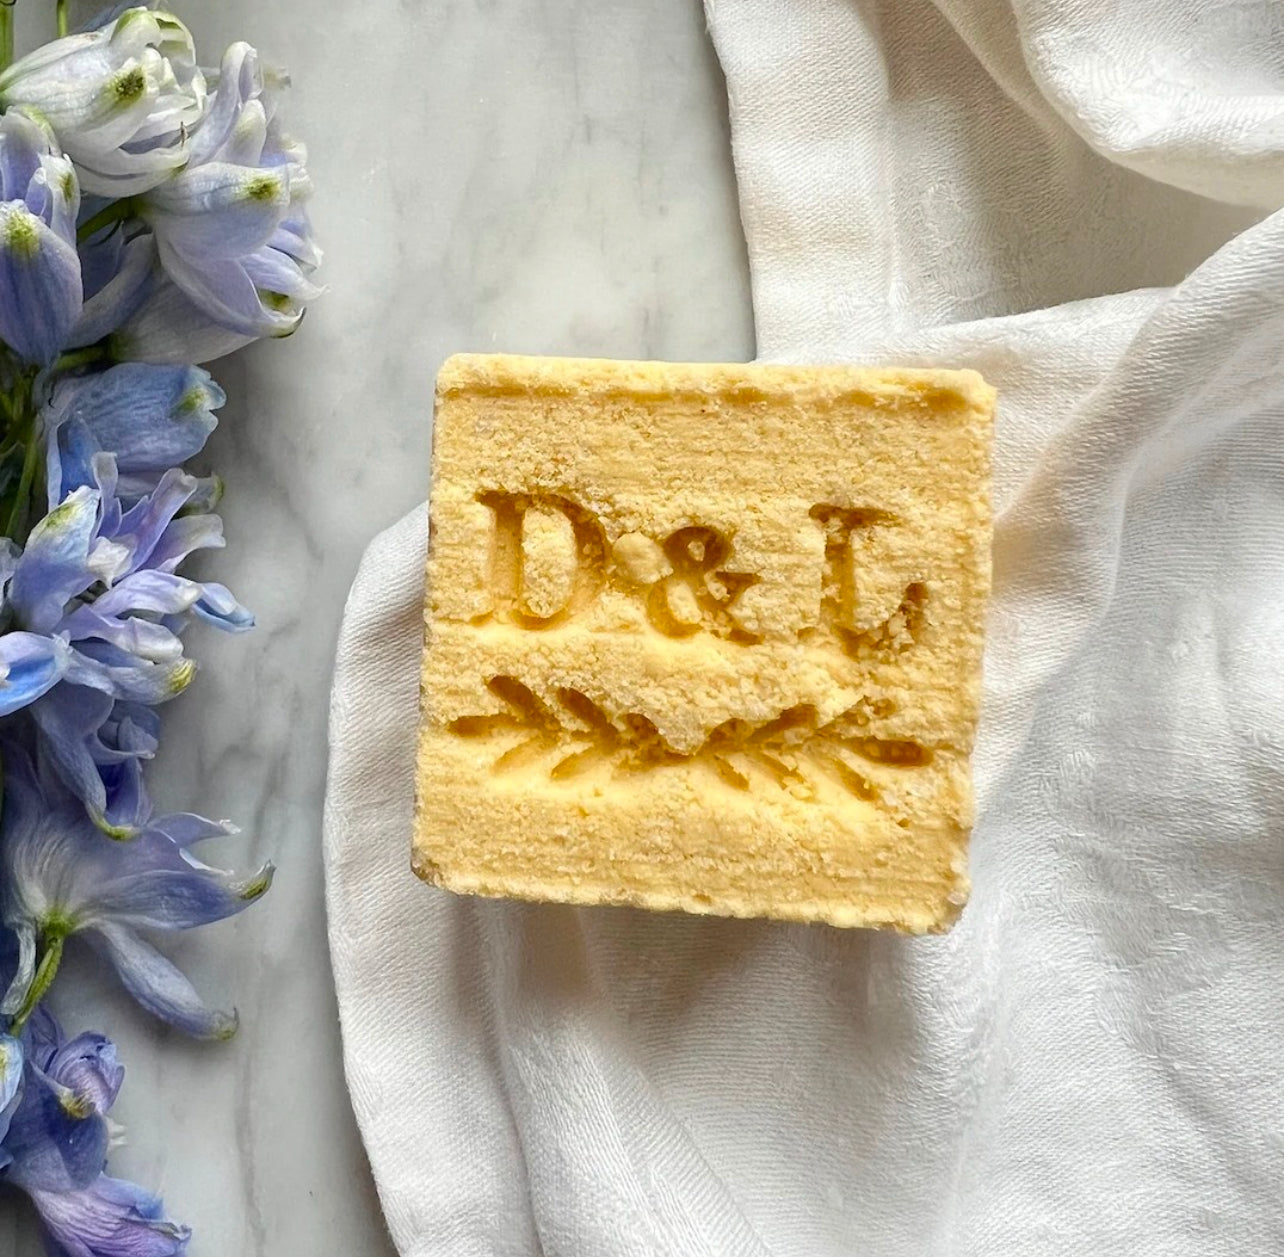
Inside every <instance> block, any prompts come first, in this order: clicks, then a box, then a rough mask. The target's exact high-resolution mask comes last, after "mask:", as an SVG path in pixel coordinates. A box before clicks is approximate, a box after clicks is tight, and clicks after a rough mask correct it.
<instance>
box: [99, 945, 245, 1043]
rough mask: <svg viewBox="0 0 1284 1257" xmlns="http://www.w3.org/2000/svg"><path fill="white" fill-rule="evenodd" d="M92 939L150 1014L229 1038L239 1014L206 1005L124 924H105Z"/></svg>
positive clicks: (196, 1032)
mask: <svg viewBox="0 0 1284 1257" xmlns="http://www.w3.org/2000/svg"><path fill="white" fill-rule="evenodd" d="M91 941H93V942H94V943H95V945H96V946H98V947H99V948H100V950H101V951H102V952H103V954H104V955H105V956H106V957H107V959H108V960H110V961H111V963H112V965H113V966H114V968H115V970H116V972H117V974H119V976H120V980H121V981H122V982H123V983H124V985H125V989H126V990H127V991H128V992H129V993H130V994H131V995H132V996H133V997H134V998H135V999H136V1000H137V1001H138V1002H139V1003H140V1004H141V1005H142V1006H143V1007H144V1008H146V1009H147V1010H148V1011H149V1012H150V1013H152V1014H153V1015H155V1016H156V1017H159V1018H160V1019H161V1020H162V1021H164V1022H166V1023H167V1024H168V1025H171V1026H174V1027H176V1028H177V1029H179V1030H182V1031H183V1032H184V1033H185V1034H190V1035H192V1036H193V1037H194V1038H198V1039H229V1038H231V1037H232V1035H233V1034H235V1033H236V1024H237V1019H236V1014H235V1013H234V1012H232V1013H225V1012H220V1011H218V1010H216V1009H210V1008H206V1007H205V1005H204V1004H203V1003H202V1002H201V998H200V996H199V995H197V993H196V988H195V987H193V986H192V984H191V983H190V982H189V981H188V980H187V979H186V978H185V977H184V976H183V974H182V973H181V972H180V971H179V970H178V969H177V968H176V967H175V966H174V965H172V964H171V963H170V962H169V961H168V960H166V959H165V957H164V956H162V955H161V954H160V952H158V951H157V950H156V949H155V948H154V947H152V946H151V945H150V944H149V943H145V942H144V941H143V940H142V939H141V938H139V937H137V935H135V934H133V933H131V932H130V931H129V930H127V929H125V928H124V927H122V926H117V925H103V926H100V927H98V928H97V929H95V930H94V931H93V933H92V936H91Z"/></svg>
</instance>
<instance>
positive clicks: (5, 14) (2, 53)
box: [0, 0, 17, 70]
mask: <svg viewBox="0 0 1284 1257" xmlns="http://www.w3.org/2000/svg"><path fill="white" fill-rule="evenodd" d="M16 3H17V0H0V70H7V69H8V68H9V67H10V65H12V64H13V6H14V5H15V4H16Z"/></svg>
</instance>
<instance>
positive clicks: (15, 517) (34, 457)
mask: <svg viewBox="0 0 1284 1257" xmlns="http://www.w3.org/2000/svg"><path fill="white" fill-rule="evenodd" d="M39 458H40V442H39V441H38V440H36V432H35V416H34V415H33V416H32V424H31V428H30V430H29V431H28V433H27V451H26V454H25V455H24V456H23V459H22V478H21V479H20V480H19V481H18V494H17V496H16V497H15V498H14V500H13V506H12V507H11V508H10V511H9V519H8V522H7V523H6V525H5V530H4V531H5V536H7V537H12V538H13V539H14V540H15V541H17V542H19V543H21V542H23V541H25V540H26V539H27V522H28V516H29V515H30V511H31V486H32V484H33V483H34V481H35V479H36V465H37V463H38V461H39Z"/></svg>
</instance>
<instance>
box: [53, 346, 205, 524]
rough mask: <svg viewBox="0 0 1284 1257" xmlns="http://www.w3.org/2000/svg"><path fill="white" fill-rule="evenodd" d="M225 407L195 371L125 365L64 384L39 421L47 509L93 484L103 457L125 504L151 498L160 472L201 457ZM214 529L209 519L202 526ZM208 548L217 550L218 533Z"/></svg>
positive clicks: (187, 367)
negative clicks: (96, 461)
mask: <svg viewBox="0 0 1284 1257" xmlns="http://www.w3.org/2000/svg"><path fill="white" fill-rule="evenodd" d="M225 400H226V397H225V396H224V393H223V390H222V389H221V388H219V386H218V385H217V384H215V383H214V381H213V380H212V379H210V377H209V373H208V372H206V371H202V370H201V369H200V368H199V367H192V366H181V367H180V366H174V367H164V366H152V365H150V364H146V363H125V364H122V365H120V366H117V367H112V368H111V369H109V370H107V371H102V372H100V373H98V374H96V375H87V376H79V377H71V378H67V379H64V380H62V381H61V382H60V383H59V384H58V385H57V387H56V388H55V389H54V392H53V397H52V399H51V400H50V403H49V405H48V406H47V407H46V408H45V410H44V413H43V414H42V416H41V422H42V425H43V428H44V435H45V444H46V451H45V465H46V469H47V475H48V487H49V506H50V507H51V508H52V507H54V506H57V505H58V503H59V502H61V501H62V500H63V499H64V498H65V497H66V496H67V494H69V493H70V492H72V490H74V489H79V488H81V487H82V486H85V485H91V486H92V485H93V484H94V483H95V481H94V474H93V468H92V466H91V464H92V461H93V457H94V455H95V454H100V453H111V454H114V455H115V458H116V470H117V474H118V483H117V492H118V494H119V495H120V497H121V498H122V499H123V500H124V501H126V502H127V503H131V504H132V501H133V500H136V499H137V498H138V497H140V496H143V495H144V494H146V493H150V492H152V491H153V490H155V488H156V486H157V485H158V484H159V483H160V479H161V476H162V475H163V474H164V473H165V472H167V471H168V470H169V469H170V468H172V467H178V466H180V465H181V464H182V463H185V462H186V461H187V460H188V459H189V458H192V457H193V456H194V455H196V454H198V453H199V452H200V451H201V449H202V448H203V447H204V445H205V441H206V439H207V438H208V436H209V434H210V433H211V432H212V431H213V430H214V427H215V425H216V424H217V422H218V420H217V419H216V418H215V417H214V411H215V410H217V409H218V408H219V407H220V406H222V405H223V403H224V401H225ZM217 524H218V519H217V516H208V517H207V526H209V527H213V528H215V530H216V531H217ZM189 527H190V525H189ZM205 544H207V545H209V544H213V545H218V544H221V533H220V535H219V538H218V540H211V541H206V542H205Z"/></svg>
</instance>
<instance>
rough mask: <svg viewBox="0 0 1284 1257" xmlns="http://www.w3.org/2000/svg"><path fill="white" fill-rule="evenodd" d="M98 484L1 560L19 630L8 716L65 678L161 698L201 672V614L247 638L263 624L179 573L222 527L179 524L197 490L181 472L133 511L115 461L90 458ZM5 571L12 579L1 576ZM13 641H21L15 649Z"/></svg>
mask: <svg viewBox="0 0 1284 1257" xmlns="http://www.w3.org/2000/svg"><path fill="white" fill-rule="evenodd" d="M91 465H92V468H93V473H94V476H95V479H96V481H97V486H98V487H97V488H93V489H91V488H89V487H87V486H82V487H80V488H77V489H75V490H73V491H72V492H71V493H69V494H68V495H67V497H66V498H65V499H64V500H63V501H62V503H61V504H60V505H59V506H57V507H55V508H54V510H52V511H50V512H49V514H48V515H46V516H45V517H44V519H42V520H41V521H40V522H39V523H38V524H37V525H36V526H35V528H33V529H32V531H31V536H30V537H29V538H28V539H27V544H26V547H25V548H24V549H23V551H22V552H21V554H18V555H15V554H14V553H13V552H12V547H11V549H10V551H9V552H7V553H0V561H2V562H3V563H5V564H7V565H8V572H7V573H6V571H5V570H4V568H3V567H0V588H3V587H4V585H5V584H6V583H7V588H5V590H4V592H5V604H4V605H5V610H6V612H7V614H8V615H9V617H10V620H11V623H12V624H13V625H14V629H15V631H13V632H10V633H6V634H4V635H3V636H0V662H4V663H8V666H9V674H8V676H7V677H5V678H4V679H3V680H0V715H3V714H6V713H9V712H12V711H16V710H18V709H19V708H21V707H24V706H26V705H27V704H28V703H31V702H33V701H34V700H35V699H37V698H39V697H40V695H41V694H43V693H46V692H47V691H48V690H50V689H52V688H53V686H54V685H56V684H58V683H59V682H65V683H67V684H70V685H77V686H87V687H89V688H91V689H97V690H101V691H102V692H104V693H106V694H110V695H111V696H112V697H114V698H120V699H125V700H128V701H130V702H141V703H160V702H164V701H166V700H167V699H169V698H172V697H173V696H174V695H176V694H178V693H181V692H182V691H183V690H184V689H185V688H186V687H187V685H188V684H189V682H190V681H191V680H192V677H193V675H194V674H195V670H196V669H195V665H194V664H193V663H192V662H191V661H190V660H189V659H187V658H186V657H185V656H184V654H183V644H182V641H181V639H180V637H179V631H180V630H181V628H182V627H183V625H184V624H185V623H186V621H187V619H188V618H189V617H190V616H192V615H195V616H196V617H198V618H199V619H202V620H205V621H206V622H207V623H211V624H214V625H216V626H217V627H219V628H222V629H226V630H232V631H239V630H242V629H246V628H249V627H251V626H252V625H253V623H254V620H253V617H252V616H251V615H250V613H249V612H248V611H246V610H245V608H244V607H242V606H241V605H240V604H239V603H238V602H237V601H236V599H235V598H234V597H233V596H232V594H231V592H230V591H229V590H228V589H227V588H226V587H225V586H223V585H218V584H213V583H202V582H199V581H193V580H189V579H187V578H186V577H183V576H179V575H177V573H176V569H177V567H178V566H179V564H180V563H182V561H183V560H184V559H185V558H187V556H188V555H189V554H190V553H191V552H192V550H193V549H195V548H197V547H199V546H207V545H216V544H219V542H220V541H221V532H220V530H219V529H218V528H217V527H216V526H214V525H213V524H212V523H211V522H210V521H209V520H208V519H205V518H203V517H202V516H200V515H197V516H188V517H183V518H179V512H180V511H181V510H182V509H183V507H184V506H185V505H186V504H187V503H188V502H189V500H190V499H191V498H192V497H193V495H194V494H195V493H196V492H197V490H198V488H199V486H198V484H197V481H196V480H195V478H194V477H192V476H188V475H186V474H185V473H183V472H181V471H178V470H176V469H175V470H171V471H168V472H166V473H165V474H164V475H162V476H161V478H160V480H159V482H158V483H157V486H156V488H155V489H154V490H153V491H152V492H151V493H150V494H149V495H148V496H146V497H143V498H140V499H139V500H138V501H137V502H135V503H134V504H133V505H132V506H130V507H128V508H127V509H126V508H125V507H124V506H123V505H122V503H121V501H120V498H119V497H118V496H117V484H116V467H115V461H114V459H113V458H112V457H111V456H110V455H107V454H97V455H94V456H93V458H92V460H91ZM6 575H7V582H5V581H4V580H3V578H4V577H6ZM11 643H12V644H11Z"/></svg>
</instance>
